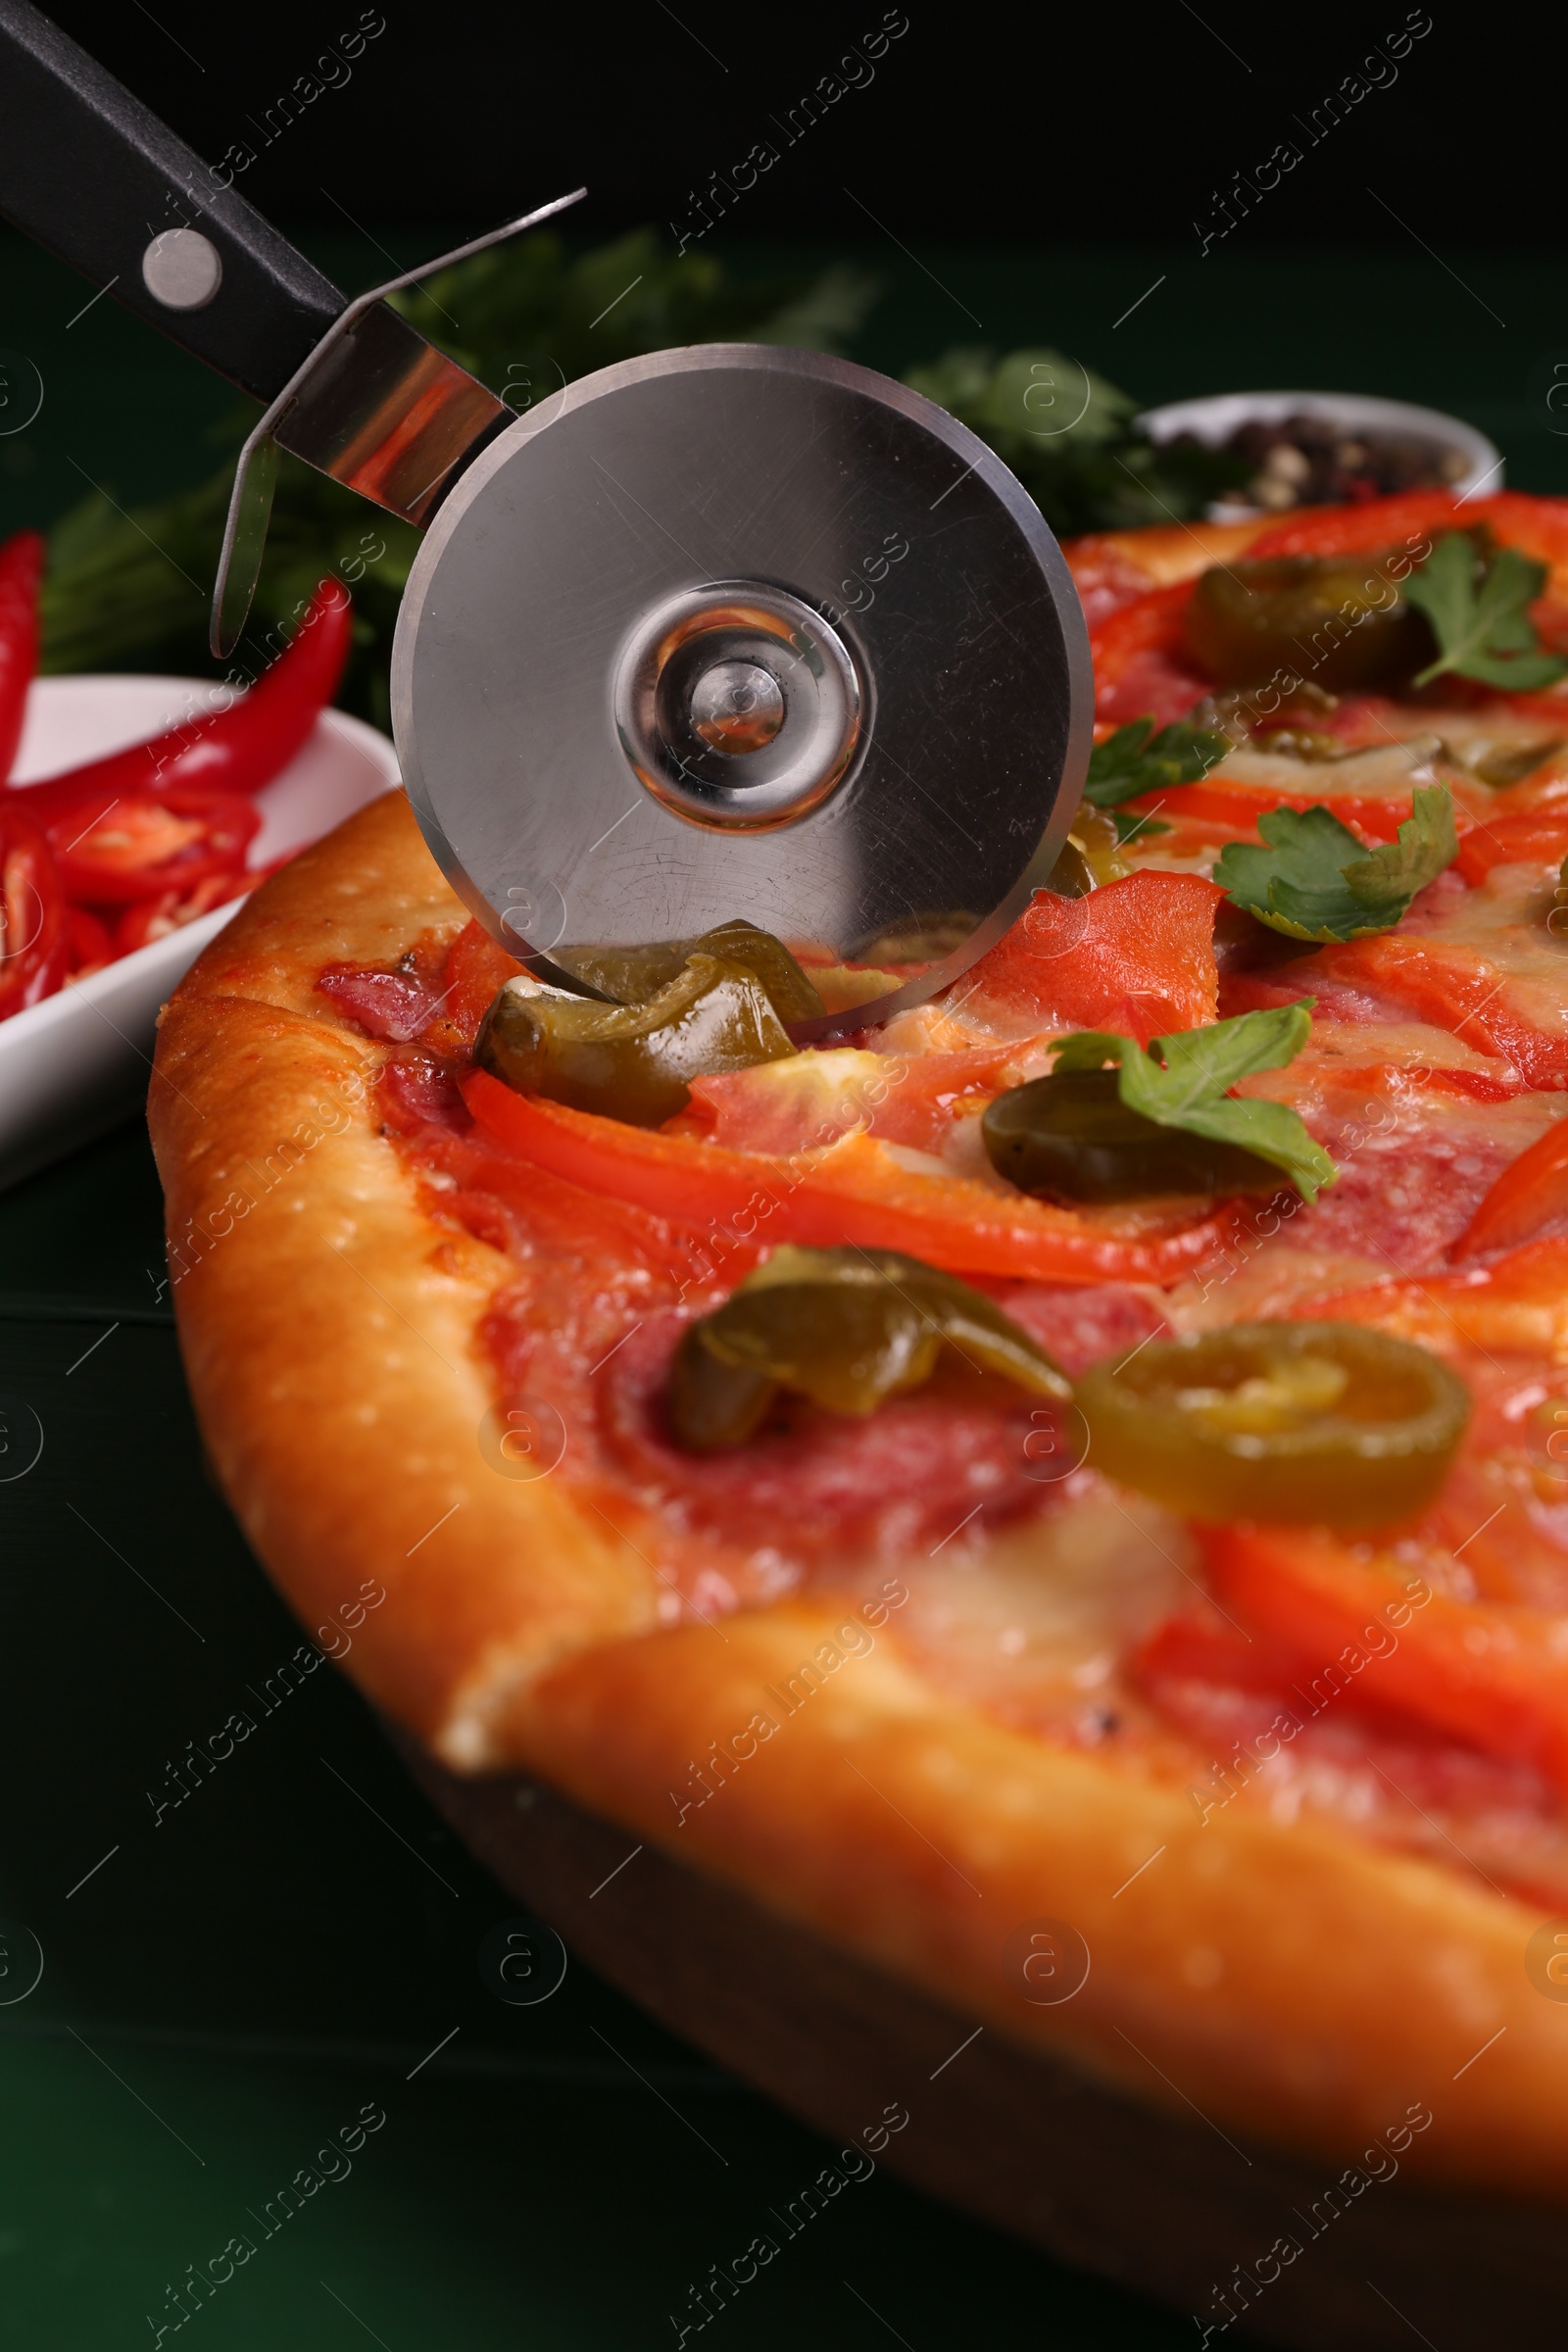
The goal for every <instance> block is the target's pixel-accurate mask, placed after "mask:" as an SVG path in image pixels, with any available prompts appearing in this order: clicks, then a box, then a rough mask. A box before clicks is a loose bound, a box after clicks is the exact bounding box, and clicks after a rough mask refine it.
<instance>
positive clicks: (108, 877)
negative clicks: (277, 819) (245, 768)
mask: <svg viewBox="0 0 1568 2352" xmlns="http://www.w3.org/2000/svg"><path fill="white" fill-rule="evenodd" d="M29 813H30V811H29ZM261 824H262V816H261V811H260V809H258V808H257V806H256V804H255V802H254V801H253V800H251V799H249V798H248V796H246V795H245V794H243V793H237V792H221V791H215V790H213V789H212V788H211V787H210V786H205V785H199V784H183V785H171V786H169V787H168V788H167V789H166V790H164V791H163V792H161V793H159V794H157V795H154V794H152V793H150V792H129V791H127V792H123V793H119V794H115V795H113V796H106V794H105V793H104V791H103V789H102V788H101V787H100V788H98V789H96V790H94V791H91V792H89V793H88V794H86V795H85V796H84V798H83V799H81V800H79V801H78V802H77V803H76V805H75V807H74V808H70V807H68V808H65V809H62V810H61V811H60V812H59V814H57V815H56V816H54V817H53V818H52V820H51V821H50V822H49V824H48V825H47V828H46V830H47V832H48V835H49V846H50V848H51V849H52V851H53V852H54V857H55V863H56V866H57V867H58V869H59V874H60V881H61V886H62V888H63V889H64V890H65V891H66V892H67V893H68V894H69V895H70V897H72V898H73V899H77V900H82V901H84V902H85V903H86V904H87V905H88V906H90V907H123V906H128V905H129V904H130V903H131V902H132V901H134V900H137V899H148V898H156V897H163V896H164V895H166V894H167V893H170V892H174V893H183V892H188V891H189V890H191V889H192V888H193V887H194V886H195V885H196V884H197V883H199V882H205V881H207V880H208V879H209V877H211V876H213V875H223V876H225V877H231V876H234V875H236V874H239V873H240V872H242V871H243V869H244V864H245V852H246V849H247V847H248V846H249V844H250V843H251V841H252V840H254V838H255V836H256V835H257V833H259V832H260V830H261Z"/></svg>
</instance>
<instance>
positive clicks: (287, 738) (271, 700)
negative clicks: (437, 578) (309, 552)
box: [22, 580, 350, 897]
mask: <svg viewBox="0 0 1568 2352" xmlns="http://www.w3.org/2000/svg"><path fill="white" fill-rule="evenodd" d="M349 634H350V608H349V600H348V597H347V595H346V594H345V593H344V591H343V589H342V588H341V587H340V586H339V585H338V584H337V583H336V582H335V581H331V580H323V581H322V582H321V585H320V587H319V588H318V590H317V592H316V594H315V596H314V597H313V598H312V599H311V602H310V605H309V606H308V608H307V610H306V613H305V617H304V619H303V620H302V621H301V622H300V625H299V628H298V630H297V631H296V633H295V635H294V637H293V639H292V641H291V642H290V644H289V646H288V647H287V649H286V651H285V652H283V653H282V654H280V655H279V657H278V659H277V660H276V661H275V662H273V663H272V666H271V668H270V669H269V670H266V671H264V672H263V674H262V676H261V677H259V678H258V679H257V681H256V683H255V685H254V686H253V687H252V688H251V689H250V691H249V693H248V694H243V695H240V696H237V697H236V699H235V700H234V701H233V702H232V703H230V705H229V706H228V708H227V710H226V711H206V712H200V713H197V714H195V715H193V716H192V717H190V718H189V719H185V720H182V721H181V723H180V724H179V725H178V726H174V727H171V728H169V729H168V730H167V731H166V732H165V733H164V734H162V735H155V736H154V737H153V738H152V740H151V741H150V742H148V743H138V744H133V745H132V746H131V748H130V749H129V750H128V751H124V752H112V753H110V754H109V756H108V757H107V758H106V759H103V760H88V761H87V763H86V764H85V765H84V766H82V767H73V768H71V769H70V770H68V772H67V773H66V774H64V775H60V776H49V777H47V778H46V779H45V780H44V782H43V783H41V784H29V785H26V786H25V787H23V788H22V789H25V792H26V794H27V798H28V806H29V808H30V809H31V810H32V812H33V814H34V815H36V816H38V817H40V818H41V819H42V820H43V822H44V823H46V824H47V823H50V822H52V820H53V818H54V817H55V816H56V815H57V814H59V813H62V812H64V811H66V810H67V809H73V808H75V807H76V806H78V805H79V804H80V803H81V802H83V801H84V800H85V799H86V798H87V797H88V796H90V795H91V794H93V793H101V794H102V795H103V797H104V799H105V801H106V802H108V801H111V800H114V799H117V798H119V799H122V800H123V798H124V796H125V795H127V794H136V795H140V796H147V795H156V797H157V798H158V799H159V800H167V799H168V798H169V796H170V794H171V792H172V791H175V790H179V789H183V788H184V787H186V786H187V785H199V786H200V787H201V788H202V789H203V790H204V791H221V792H225V793H236V794H237V793H250V792H255V791H257V790H259V788H260V787H261V786H262V785H263V784H267V783H270V781H271V779H272V777H273V776H275V775H276V774H277V773H278V771H279V770H280V769H281V768H284V767H286V766H287V765H288V763H289V761H290V760H292V759H293V757H294V755H295V753H296V752H297V751H298V750H299V749H300V747H301V746H302V744H303V743H304V742H305V739H306V737H307V736H308V735H309V734H310V731H311V729H312V728H313V727H314V726H315V724H316V720H317V716H318V713H319V711H320V710H321V708H322V706H323V705H324V704H326V703H328V702H330V701H331V698H332V696H333V694H334V692H335V691H336V688H337V682H338V679H339V678H340V677H341V676H342V674H343V663H344V661H345V659H346V658H347V655H348V649H349ZM68 887H69V885H68ZM145 889H146V885H145V884H143V885H142V889H141V890H140V891H138V892H137V893H136V894H135V895H136V896H138V897H140V896H142V895H143V893H144V891H145Z"/></svg>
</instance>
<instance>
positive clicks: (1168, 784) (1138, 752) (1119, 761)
mask: <svg viewBox="0 0 1568 2352" xmlns="http://www.w3.org/2000/svg"><path fill="white" fill-rule="evenodd" d="M1230 748H1231V746H1230V739H1229V737H1228V736H1225V735H1216V734H1213V733H1212V732H1210V730H1209V729H1208V728H1206V727H1195V726H1194V725H1193V724H1192V723H1191V721H1190V720H1188V719H1185V718H1174V719H1172V720H1171V723H1170V725H1169V726H1168V727H1161V728H1160V730H1159V733H1158V734H1157V735H1156V734H1155V733H1154V722H1153V720H1152V718H1134V719H1129V720H1128V722H1127V724H1126V726H1124V727H1118V728H1117V729H1116V732H1115V734H1114V735H1107V736H1106V738H1105V740H1104V742H1103V743H1097V744H1096V746H1095V748H1094V750H1093V751H1092V752H1091V753H1090V755H1089V781H1088V782H1087V783H1086V784H1085V786H1084V799H1085V800H1086V801H1092V802H1093V803H1094V805H1095V807H1096V808H1097V809H1114V808H1116V807H1117V806H1118V804H1119V803H1120V802H1122V801H1133V800H1136V799H1137V798H1138V797H1139V795H1140V794H1141V793H1145V792H1168V791H1170V790H1171V788H1172V787H1173V786H1174V785H1177V784H1197V783H1198V782H1199V781H1200V780H1201V778H1202V777H1203V776H1206V775H1207V773H1208V771H1209V769H1210V768H1211V767H1212V766H1213V764H1214V762H1215V760H1223V759H1224V757H1225V754H1226V753H1227V752H1228V751H1229V750H1230Z"/></svg>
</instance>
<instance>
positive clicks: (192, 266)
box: [141, 228, 223, 311]
mask: <svg viewBox="0 0 1568 2352" xmlns="http://www.w3.org/2000/svg"><path fill="white" fill-rule="evenodd" d="M141 273H142V277H143V280H144V281H145V283H146V287H147V291H148V293H149V294H151V295H152V297H153V299H154V301H155V302H161V303H162V304H163V306H164V308H165V310H166V311H200V310H204V309H205V308H206V306H207V305H208V303H210V302H211V301H212V299H213V296H214V295H215V294H216V293H217V292H218V289H219V287H220V286H221V284H222V282H223V257H222V255H221V253H220V252H219V250H218V247H217V246H216V245H215V244H214V243H213V240H212V238H211V237H204V236H203V235H202V232H201V230H200V229H199V228H166V229H164V230H163V231H162V232H161V233H160V234H159V235H158V236H156V237H154V239H153V241H152V243H151V244H150V245H149V246H148V248H147V250H146V252H145V253H144V254H143V255H142V257H141Z"/></svg>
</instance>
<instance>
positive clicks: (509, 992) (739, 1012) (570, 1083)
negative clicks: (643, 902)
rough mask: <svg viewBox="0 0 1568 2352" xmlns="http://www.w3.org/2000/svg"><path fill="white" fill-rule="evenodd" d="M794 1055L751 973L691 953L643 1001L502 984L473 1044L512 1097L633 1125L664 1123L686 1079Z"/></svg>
mask: <svg viewBox="0 0 1568 2352" xmlns="http://www.w3.org/2000/svg"><path fill="white" fill-rule="evenodd" d="M794 1052H795V1047H794V1045H793V1044H792V1042H791V1040H790V1037H789V1033H788V1032H787V1030H786V1029H785V1028H784V1025H783V1023H782V1021H781V1020H780V1019H779V1016H778V1013H777V1012H776V1011H775V1009H774V1006H773V1003H772V1000H771V998H770V997H769V996H768V994H767V992H766V991H765V990H764V988H763V987H762V984H761V982H760V980H759V979H758V978H757V976H756V975H755V973H753V972H752V971H750V970H746V969H743V968H742V967H741V966H739V965H736V964H731V963H726V962H721V961H720V960H719V958H718V957H717V956H690V957H689V958H688V959H687V961H686V964H685V967H684V969H683V970H681V971H680V972H679V973H677V975H676V977H675V978H674V979H672V980H671V981H669V982H668V983H667V985H666V986H664V987H662V988H661V989H660V990H659V991H658V992H657V994H655V995H654V996H651V997H650V998H649V999H648V1001H647V1002H646V1004H642V1005H607V1004H605V1003H603V1002H602V1001H601V1000H600V999H598V998H593V997H573V996H568V995H567V994H566V993H565V991H564V989H545V988H541V987H540V986H539V984H538V983H537V982H536V981H532V980H529V979H527V978H526V977H524V978H523V979H520V980H509V981H508V983H507V985H506V987H505V988H504V989H503V990H502V991H501V994H500V995H499V996H498V997H497V999H496V1001H495V1003H494V1004H493V1005H491V1007H490V1010H489V1011H488V1012H487V1013H486V1015H485V1018H484V1022H483V1025H482V1026H481V1028H480V1031H479V1034H478V1037H477V1038H476V1039H475V1041H474V1059H475V1061H476V1062H477V1063H478V1064H479V1066H480V1067H481V1068H482V1069H486V1070H489V1071H490V1072H491V1073H492V1074H493V1075H494V1076H495V1077H497V1078H500V1079H502V1080H503V1081H504V1082H505V1083H506V1084H507V1085H508V1086H511V1087H515V1088H516V1089H517V1091H518V1092H519V1093H525V1094H533V1095H544V1096H547V1097H548V1098H549V1099H550V1100H551V1101H552V1102H555V1103H570V1104H571V1105H572V1107H573V1108H574V1109H577V1110H593V1111H598V1112H600V1113H601V1114H602V1115H603V1116H604V1117H606V1118H612V1119H620V1120H623V1121H624V1122H625V1123H626V1124H627V1125H629V1126H633V1127H659V1126H662V1124H663V1122H664V1120H665V1119H668V1118H672V1117H673V1116H674V1114H675V1113H676V1111H678V1110H681V1109H683V1108H684V1107H685V1105H686V1103H687V1102H688V1101H689V1100H690V1093H689V1082H690V1080H692V1079H693V1078H696V1077H699V1076H704V1075H715V1074H719V1073H721V1072H723V1071H725V1070H744V1069H751V1068H753V1067H754V1066H755V1065H756V1064H757V1063H758V1062H762V1061H779V1060H782V1059H783V1058H784V1056H785V1055H786V1054H793V1053H794Z"/></svg>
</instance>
